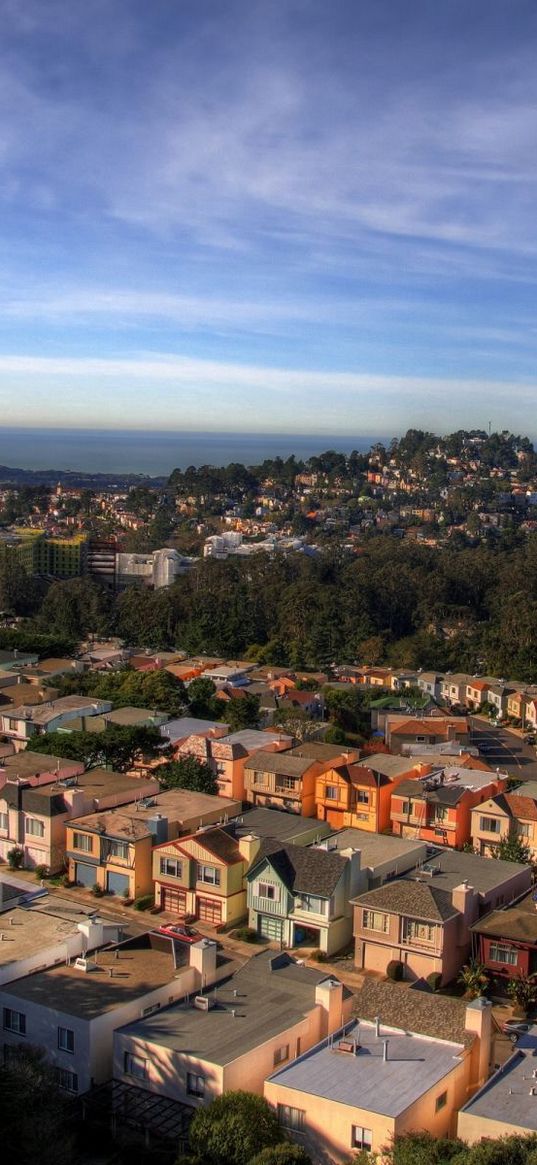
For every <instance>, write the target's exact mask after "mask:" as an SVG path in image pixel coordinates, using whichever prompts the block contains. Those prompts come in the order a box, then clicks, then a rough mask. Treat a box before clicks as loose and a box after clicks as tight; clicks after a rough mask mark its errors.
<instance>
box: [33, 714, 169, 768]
mask: <svg viewBox="0 0 537 1165" xmlns="http://www.w3.org/2000/svg"><path fill="white" fill-rule="evenodd" d="M162 744H163V741H162V737H161V735H160V733H159V731H158V729H157V728H144V727H134V728H123V727H121V726H119V725H117V724H109V725H108V726H107V728H106V729H105V730H103V732H47V733H44V734H43V735H42V736H34V737H32V742H31V747H32V752H43V753H46V754H47V756H62V757H65V758H66V759H68V760H77V761H80V762H81V763H82V764H84V765H85V767H86V768H87V769H91V768H96V767H97V766H99V767H101V766H103V767H106V768H110V769H114V770H115V771H116V772H126V771H127V770H128V769H130V768H132V766H133V764H134V761H135V760H136V758H137V757H138V756H139V755H140V754H143V755H144V756H157V755H158V752H159V751H160V749H161V748H162Z"/></svg>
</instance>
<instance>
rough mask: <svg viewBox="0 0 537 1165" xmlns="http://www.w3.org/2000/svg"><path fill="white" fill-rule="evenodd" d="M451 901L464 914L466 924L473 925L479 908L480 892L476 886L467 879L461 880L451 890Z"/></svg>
mask: <svg viewBox="0 0 537 1165" xmlns="http://www.w3.org/2000/svg"><path fill="white" fill-rule="evenodd" d="M451 902H452V904H453V906H454V907H455V910H459V911H460V913H461V914H462V916H463V918H464V923H465V925H466V926H471V924H472V922H475V920H476V918H477V915H478V908H479V900H478V894H477V892H476V890H474V887H473V886H470V885H469V884H468V881H467V880H465V881H464V882H461V884H460V886H455V887H454V889H453V890H452V891H451Z"/></svg>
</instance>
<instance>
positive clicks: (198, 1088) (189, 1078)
mask: <svg viewBox="0 0 537 1165" xmlns="http://www.w3.org/2000/svg"><path fill="white" fill-rule="evenodd" d="M186 1090H187V1093H188V1095H189V1096H198V1097H199V1099H200V1100H203V1097H204V1096H205V1077H204V1076H197V1075H196V1073H195V1072H187V1074H186Z"/></svg>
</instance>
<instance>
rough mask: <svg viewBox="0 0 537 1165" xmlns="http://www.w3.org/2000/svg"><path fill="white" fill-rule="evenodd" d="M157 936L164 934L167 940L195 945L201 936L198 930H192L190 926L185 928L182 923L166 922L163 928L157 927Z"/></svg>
mask: <svg viewBox="0 0 537 1165" xmlns="http://www.w3.org/2000/svg"><path fill="white" fill-rule="evenodd" d="M157 933H158V934H165V935H166V936H167V938H173V939H176V940H177V941H178V942H182V943H197V942H199V940H200V938H203V935H201V934H200V932H199V930H194V928H193V927H192V926H185V924H184V923H183V922H177V923H173V922H168V923H165V924H164V926H159V928H158V932H157Z"/></svg>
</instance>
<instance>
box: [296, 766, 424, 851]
mask: <svg viewBox="0 0 537 1165" xmlns="http://www.w3.org/2000/svg"><path fill="white" fill-rule="evenodd" d="M430 767H431V766H430V765H428V766H424V765H422V764H416V762H415V761H414V760H411V759H410V758H408V757H399V756H387V755H384V754H383V753H379V754H375V755H373V756H370V757H368V758H367V764H366V763H361V764H359V763H347V764H340V765H335V766H334V767H333V768H330V769H328V770H327V771H326V772H324V773H321V774H320V775H319V776H318V777H317V781H316V787H315V801H316V807H317V817H318V818H319V820H320V821H328V823H329V824H330V825H331V826H332V827H333V828H335V829H344V828H347V827H350V828H355V829H367V830H369V831H371V832H373V833H379V832H382V830H385V829H389V828H390V815H391V800H392V793H393V791H394V789H396V788H397V787H398V786H399V785H400V783H401V781H403V780H405V779H406V778H412V777H417V776H419V775H420V774H422V773H423V772H424V771H425V772H426V771H427V769H428V768H430Z"/></svg>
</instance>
